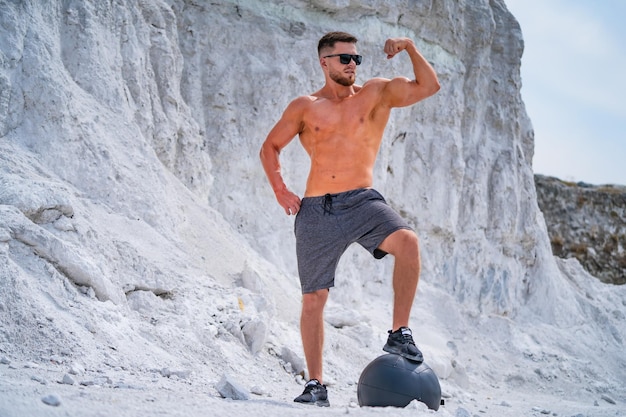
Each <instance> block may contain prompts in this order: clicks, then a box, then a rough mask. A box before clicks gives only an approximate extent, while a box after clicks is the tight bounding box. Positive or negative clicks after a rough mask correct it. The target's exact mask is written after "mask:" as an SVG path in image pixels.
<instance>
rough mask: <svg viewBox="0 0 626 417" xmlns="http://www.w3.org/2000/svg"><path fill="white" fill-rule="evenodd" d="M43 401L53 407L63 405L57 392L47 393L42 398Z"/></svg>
mask: <svg viewBox="0 0 626 417" xmlns="http://www.w3.org/2000/svg"><path fill="white" fill-rule="evenodd" d="M41 401H43V403H44V404H47V405H50V406H52V407H58V406H60V405H61V399H60V398H59V396H58V395H55V394H49V395H46V396H45V397H42V398H41Z"/></svg>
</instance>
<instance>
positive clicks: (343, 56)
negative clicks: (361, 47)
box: [322, 54, 363, 65]
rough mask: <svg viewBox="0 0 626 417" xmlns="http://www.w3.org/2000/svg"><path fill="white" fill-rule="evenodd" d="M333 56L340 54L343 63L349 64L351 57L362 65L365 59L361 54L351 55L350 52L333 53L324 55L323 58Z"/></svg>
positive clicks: (340, 60)
mask: <svg viewBox="0 0 626 417" xmlns="http://www.w3.org/2000/svg"><path fill="white" fill-rule="evenodd" d="M333 56H338V57H339V62H341V63H342V64H343V65H347V64H349V63H350V60H351V59H354V63H355V64H357V65H361V61H362V60H363V56H361V55H350V54H333V55H326V56H323V57H322V58H330V57H333Z"/></svg>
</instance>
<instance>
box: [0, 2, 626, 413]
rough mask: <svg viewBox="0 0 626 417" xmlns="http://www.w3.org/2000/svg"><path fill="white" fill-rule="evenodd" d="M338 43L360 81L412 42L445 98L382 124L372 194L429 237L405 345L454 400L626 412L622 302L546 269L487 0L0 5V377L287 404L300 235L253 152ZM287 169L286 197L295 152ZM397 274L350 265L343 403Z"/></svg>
mask: <svg viewBox="0 0 626 417" xmlns="http://www.w3.org/2000/svg"><path fill="white" fill-rule="evenodd" d="M331 30H344V31H347V32H351V33H353V34H354V35H356V36H357V37H358V38H359V42H358V44H357V47H358V50H359V53H361V54H362V55H363V56H364V61H363V64H362V65H361V66H360V67H359V68H358V71H359V72H358V76H357V83H362V82H364V81H365V80H367V79H369V78H371V77H378V76H381V77H393V76H396V75H405V76H409V77H411V76H412V70H411V67H410V63H409V60H408V58H407V57H406V55H399V56H397V57H395V58H393V59H392V60H387V59H386V57H385V55H384V54H383V52H382V46H383V44H384V41H385V39H386V38H388V37H392V36H408V37H411V38H412V39H414V40H415V42H416V44H417V46H418V48H419V49H420V50H421V52H422V53H423V55H424V56H425V57H426V58H427V59H428V60H429V61H430V62H431V63H432V64H433V66H434V68H435V70H436V72H437V74H438V76H439V80H440V83H441V85H442V88H441V90H440V91H439V93H438V94H436V95H435V96H433V97H431V98H428V99H427V100H425V101H423V102H421V103H418V104H417V105H415V106H412V107H409V108H402V109H395V110H394V111H393V112H392V117H391V119H390V122H389V126H388V128H387V130H386V132H385V138H384V141H383V145H382V148H381V151H380V154H379V157H378V162H377V165H376V169H375V187H376V188H377V189H378V190H379V191H380V192H381V193H382V194H383V195H385V196H386V198H387V200H388V202H389V203H390V204H391V205H392V206H393V207H394V208H395V209H397V210H398V211H400V212H401V213H402V214H403V215H404V216H405V217H406V218H407V219H408V221H409V222H410V223H411V224H412V225H413V226H414V227H415V229H416V230H417V232H418V235H419V237H420V242H421V250H422V259H423V273H422V277H421V282H420V288H419V291H418V296H417V298H416V301H415V309H414V314H413V318H412V326H413V328H414V332H415V335H416V340H417V342H418V344H419V345H420V346H421V347H422V349H423V351H424V354H425V356H426V360H427V362H429V363H430V364H431V366H432V367H433V369H435V370H436V371H437V373H438V375H439V376H440V378H441V380H442V386H443V388H444V392H446V393H447V395H448V396H449V400H448V402H449V403H454V402H455V401H458V402H459V403H463V402H464V401H465V402H467V401H469V400H468V398H470V397H471V396H472V395H476V394H475V393H476V392H477V391H476V390H479V391H480V390H483V391H480V392H486V390H489V389H496V388H494V387H495V386H497V387H498V388H497V389H502V390H506V389H513V390H524V391H527V392H535V391H538V392H542V393H543V394H546V393H547V394H549V395H554V396H555V397H557V396H560V395H561V394H562V393H563V392H564V391H566V392H568V393H571V396H572V397H573V398H575V399H580V398H585V399H586V398H589V401H590V402H593V401H594V400H595V399H599V398H600V397H601V396H602V395H608V396H609V398H612V399H613V400H615V401H617V402H620V401H621V404H624V401H626V391H625V388H624V381H625V380H626V368H625V367H624V365H623V363H624V362H623V352H624V349H625V347H624V341H625V338H626V325H625V324H624V313H623V311H624V306H625V305H626V288H624V287H621V288H620V287H614V286H609V285H604V284H601V283H599V282H597V280H595V279H593V278H592V277H590V276H589V275H587V274H586V273H585V272H584V271H583V270H582V268H581V267H580V265H578V263H577V262H576V261H571V260H570V261H563V260H558V259H555V258H554V257H553V256H552V253H551V248H550V242H549V239H548V236H547V231H546V226H545V223H544V220H543V217H542V214H541V212H540V211H539V209H538V206H537V198H536V193H535V185H534V181H533V170H532V157H533V146H534V145H533V130H532V125H531V122H530V120H529V118H528V116H527V114H526V112H525V109H524V104H523V102H522V99H521V96H520V88H521V79H520V62H521V61H520V60H521V55H522V52H523V40H522V32H521V30H520V27H519V25H518V23H517V21H516V20H515V18H514V16H513V15H511V14H510V13H509V11H508V10H507V8H506V5H505V2H504V1H502V0H468V1H463V2H458V1H456V0H437V1H431V0H420V1H392V0H365V1H363V0H362V1H354V0H311V1H301V0H292V1H281V0H269V1H268V0H263V1H262V0H249V1H244V0H239V1H238V0H215V1H211V2H203V1H183V0H178V1H177V0H169V1H165V0H163V1H159V0H154V1H142V0H121V1H115V2H102V1H95V0H94V1H63V2H61V1H46V2H39V1H25V2H15V1H8V2H7V1H4V2H0V325H1V327H0V355H6V356H7V357H9V358H15V360H18V359H19V360H25V361H26V360H28V361H33V362H37V361H38V360H41V359H42V358H50V357H53V358H55V361H56V363H59V364H71V363H75V362H80V363H82V364H84V366H85V367H87V368H88V369H94V368H96V367H97V366H98V365H97V364H102V363H105V364H107V366H109V365H110V366H111V367H116V366H117V367H119V368H120V369H131V370H133V371H135V372H138V373H141V372H149V370H153V369H157V368H158V369H161V368H169V369H173V370H175V371H176V370H178V371H177V372H179V373H180V374H181V375H183V377H187V376H188V374H189V373H193V374H195V375H202V376H203V378H205V379H207V380H218V379H219V378H220V377H221V376H222V375H223V374H224V373H226V372H228V373H230V374H231V375H234V376H235V378H237V379H238V380H239V381H240V382H245V384H246V385H248V386H252V385H254V384H261V383H263V385H264V386H265V387H266V388H265V389H266V390H268V391H270V392H271V391H272V386H273V385H280V384H287V386H288V384H289V383H290V382H291V381H293V379H294V377H293V375H294V374H297V373H298V372H300V371H302V369H301V368H302V367H303V365H302V359H301V358H302V357H303V355H302V353H301V346H300V340H299V330H298V329H299V328H298V320H299V303H300V290H299V282H298V279H297V275H296V263H295V249H294V238H293V218H292V217H287V216H285V215H284V212H283V211H282V209H281V208H280V207H279V206H278V204H277V203H276V201H275V199H274V196H273V193H272V191H271V188H270V187H269V184H268V183H267V180H266V178H265V175H264V173H263V169H262V167H261V165H260V162H259V159H258V151H259V147H260V145H261V143H262V141H263V140H264V139H265V136H266V134H267V133H268V132H269V130H270V128H271V127H272V126H273V124H274V123H275V122H276V121H277V119H278V118H279V117H280V114H281V112H282V111H283V109H284V108H285V107H286V105H287V104H288V103H289V101H291V100H292V99H293V98H295V97H296V96H298V95H301V94H306V93H310V92H313V91H315V90H317V89H319V88H320V87H321V85H322V83H323V75H322V72H321V69H320V68H319V64H318V60H317V58H316V46H317V40H318V39H319V38H320V37H321V36H322V35H323V34H324V33H326V32H327V31H331ZM281 159H282V163H283V164H282V165H283V173H284V176H285V179H286V181H287V184H288V186H289V187H291V188H292V189H293V190H294V191H296V192H298V193H300V194H302V192H303V190H304V185H305V180H306V175H307V173H308V159H307V156H306V154H305V153H304V151H303V150H302V149H301V147H300V145H299V143H298V141H297V139H296V140H294V142H293V143H292V144H290V145H289V147H288V148H287V149H286V150H285V151H284V152H283V154H282V155H281ZM392 265H393V264H392V260H391V259H386V260H384V261H382V262H376V261H374V260H373V259H372V258H371V257H370V256H369V254H367V253H366V252H365V251H363V250H362V249H361V248H359V247H354V248H351V249H350V250H349V251H348V252H347V253H346V255H345V256H344V258H343V260H342V262H341V264H340V268H339V272H338V277H337V280H336V283H337V287H336V288H335V289H333V290H332V291H331V301H330V304H329V306H328V311H327V316H326V317H327V322H328V340H327V363H326V373H327V375H328V380H329V381H332V382H333V383H334V384H335V386H337V387H338V388H337V390H340V389H341V388H340V387H342V386H346V384H349V383H352V384H353V382H354V381H355V380H356V379H358V375H359V374H358V373H359V370H360V369H362V368H363V367H364V366H365V365H366V364H367V363H368V361H369V360H371V359H373V358H374V357H375V356H376V355H377V354H380V353H382V351H381V350H380V349H381V347H382V344H383V343H384V340H385V339H384V338H385V331H386V330H387V329H388V326H389V325H390V314H391V305H390V304H391V303H390V301H391V286H390V276H391V268H392ZM477 352H481V353H480V354H478V355H477V354H476V353H477ZM615 364H621V365H619V366H616V365H615ZM299 368H300V369H299ZM165 373H167V372H165ZM268 379H269V380H270V382H269V383H268V382H262V381H263V380H265V381H267V380H268ZM272 381H273V382H272ZM350 381H351V382H350ZM294 386H295V388H293V389H290V391H289V393H288V394H285V395H287V397H289V396H291V394H292V393H293V394H294V395H295V394H296V393H297V391H298V390H299V387H298V386H297V385H295V384H294ZM490 387H491V388H490ZM352 388H353V387H352ZM472 393H474V394H472ZM607 393H608V394H607ZM208 394H211V395H212V393H211V392H209V393H208ZM275 396H277V397H278V395H275ZM603 404H605V403H603ZM610 405H611V404H609V406H610ZM600 408H602V407H600ZM523 411H524V410H521V411H520V413H521V414H518V415H523ZM600 411H602V410H600ZM494 415H496V414H494ZM607 415H608V414H607ZM612 415H615V414H612Z"/></svg>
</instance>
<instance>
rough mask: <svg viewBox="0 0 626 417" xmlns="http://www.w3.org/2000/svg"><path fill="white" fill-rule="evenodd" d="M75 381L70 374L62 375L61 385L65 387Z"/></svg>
mask: <svg viewBox="0 0 626 417" xmlns="http://www.w3.org/2000/svg"><path fill="white" fill-rule="evenodd" d="M75 383H76V381H75V380H74V378H72V377H71V375H70V374H65V375H63V379H62V380H61V384H65V385H74V384H75Z"/></svg>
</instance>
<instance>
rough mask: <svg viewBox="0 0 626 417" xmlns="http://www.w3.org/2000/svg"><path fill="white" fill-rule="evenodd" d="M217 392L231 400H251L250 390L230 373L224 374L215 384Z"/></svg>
mask: <svg viewBox="0 0 626 417" xmlns="http://www.w3.org/2000/svg"><path fill="white" fill-rule="evenodd" d="M215 388H216V389H217V392H219V393H220V395H221V396H222V397H224V398H230V399H231V400H249V399H250V392H249V391H248V390H247V389H246V388H244V387H243V386H242V385H241V384H239V383H238V382H237V381H235V380H234V379H233V378H232V377H230V376H229V375H224V376H223V377H222V379H220V382H218V383H217V384H216V385H215Z"/></svg>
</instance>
